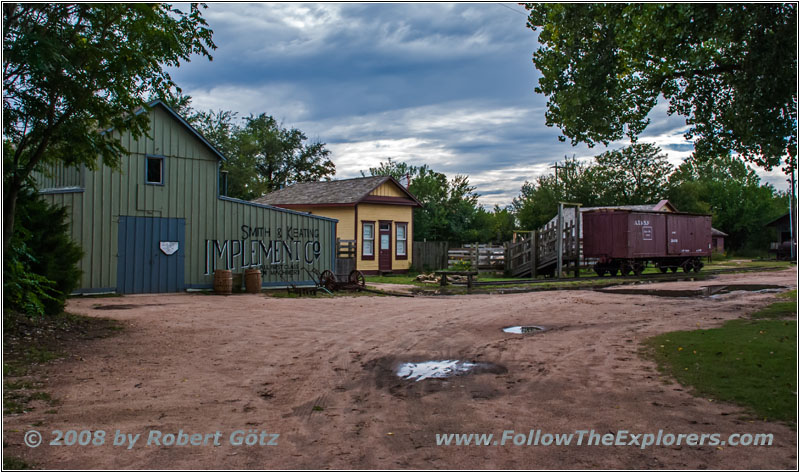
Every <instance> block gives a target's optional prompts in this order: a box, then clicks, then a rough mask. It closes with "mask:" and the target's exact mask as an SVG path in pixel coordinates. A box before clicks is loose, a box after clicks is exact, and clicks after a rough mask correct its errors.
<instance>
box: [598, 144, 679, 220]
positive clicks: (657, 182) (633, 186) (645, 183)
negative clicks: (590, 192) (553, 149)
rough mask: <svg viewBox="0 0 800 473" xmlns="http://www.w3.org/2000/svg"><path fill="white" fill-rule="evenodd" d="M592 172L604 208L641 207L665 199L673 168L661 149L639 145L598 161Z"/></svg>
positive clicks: (623, 149) (600, 158)
mask: <svg viewBox="0 0 800 473" xmlns="http://www.w3.org/2000/svg"><path fill="white" fill-rule="evenodd" d="M590 171H591V174H593V176H592V177H593V178H592V179H591V180H590V181H591V182H592V184H600V183H602V185H597V186H596V188H595V191H596V192H598V193H599V194H600V196H599V199H598V200H599V202H600V203H601V205H637V204H649V203H653V202H658V201H659V200H661V199H663V198H664V195H665V192H666V186H667V182H668V178H669V175H670V174H671V173H672V171H673V167H672V165H671V164H670V163H669V161H667V156H666V155H665V154H662V153H661V148H659V147H658V146H655V145H653V144H650V143H637V144H632V145H630V146H626V147H624V148H622V149H618V150H613V151H607V152H605V153H603V154H601V155H599V156H597V157H595V165H594V166H592V167H591V169H590Z"/></svg>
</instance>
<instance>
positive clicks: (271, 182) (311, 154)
mask: <svg viewBox="0 0 800 473" xmlns="http://www.w3.org/2000/svg"><path fill="white" fill-rule="evenodd" d="M236 139H237V141H238V146H239V156H237V157H236V158H235V159H233V160H231V162H230V163H229V167H231V168H234V167H236V166H237V165H239V164H240V163H239V162H237V160H238V159H243V160H244V163H248V161H250V162H253V163H254V164H255V171H256V172H255V174H254V176H253V178H254V179H253V180H254V182H253V186H252V189H253V192H254V193H255V194H256V197H257V196H260V195H263V194H266V193H268V192H272V191H274V190H278V189H280V188H283V187H286V186H288V185H291V184H294V183H296V182H311V181H318V180H320V179H323V178H327V179H328V180H330V176H332V175H333V174H335V173H336V166H335V165H334V164H333V161H331V160H330V158H329V156H330V154H331V152H330V151H329V150H328V149H326V148H325V143H321V142H312V143H309V144H305V143H304V142H305V141H306V139H307V137H306V135H305V134H304V133H303V132H302V131H300V130H298V129H296V128H284V127H283V126H281V125H280V124H279V123H278V122H277V121H275V119H274V118H272V117H271V116H269V115H266V114H263V113H262V114H261V115H258V116H252V115H251V116H250V117H247V118H245V124H244V126H243V127H242V128H241V129H239V131H238V133H237V134H236Z"/></svg>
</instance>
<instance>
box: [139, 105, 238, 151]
mask: <svg viewBox="0 0 800 473" xmlns="http://www.w3.org/2000/svg"><path fill="white" fill-rule="evenodd" d="M155 107H161V108H163V109H164V110H165V111H166V112H167V113H168V114H169V115H170V116H172V118H174V119H175V120H176V121H177V122H178V123H180V124H181V125H183V127H184V128H186V131H188V132H189V133H190V134H192V135H194V136H195V137H196V138H197V139H198V140H200V142H202V143H203V144H204V145H206V146H207V147H208V148H209V149H210V150H211V152H212V153H214V155H215V156H216V157H217V158H219V159H221V160H223V161H227V158H225V155H223V154H222V153H221V152H220V151H219V150H218V149H217V148H215V147H214V145H212V144H211V143H210V142H209V141H208V140H207V139H206V138H205V137H204V136H203V135H202V134H201V133H200V132H199V131H197V129H196V128H195V127H193V126H192V125H190V124H189V122H187V121H186V120H184V119H183V117H181V116H180V115H178V113H177V112H176V111H175V110H173V109H172V108H171V107H170V106H169V105H167V104H165V103H164V102H163V101H161V100H153V101H152V102H150V103H148V104H147V108H148V109H152V108H155ZM145 111H147V110H146V109H144V108H142V109H140V110H139V111H137V112H136V114H137V115H138V114H140V113H144V112H145Z"/></svg>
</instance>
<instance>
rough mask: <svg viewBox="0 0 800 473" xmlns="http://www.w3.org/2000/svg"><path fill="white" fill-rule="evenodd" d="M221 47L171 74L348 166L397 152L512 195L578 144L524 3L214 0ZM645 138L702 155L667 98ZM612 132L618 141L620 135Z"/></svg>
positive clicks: (347, 171)
mask: <svg viewBox="0 0 800 473" xmlns="http://www.w3.org/2000/svg"><path fill="white" fill-rule="evenodd" d="M205 17H206V18H207V20H208V22H209V24H210V26H211V27H212V29H213V30H214V41H215V42H216V43H217V45H218V46H219V48H218V49H217V51H215V53H214V56H215V59H214V61H213V62H210V63H209V62H207V61H203V60H200V59H196V60H195V61H193V62H192V63H189V64H187V65H185V66H183V67H181V68H180V69H178V70H175V71H174V73H173V76H174V78H175V79H176V81H177V82H178V83H179V84H180V85H181V86H182V87H183V89H184V91H185V92H186V93H188V94H189V95H191V96H192V97H193V98H194V102H193V104H194V106H195V107H197V108H200V109H223V110H233V111H236V112H238V113H239V114H240V115H247V114H250V113H268V114H271V115H273V116H275V117H276V118H278V119H281V120H283V121H284V124H285V125H287V126H295V127H298V128H300V129H301V130H303V131H305V132H306V134H307V135H308V136H309V137H310V138H312V139H317V140H320V141H323V142H325V143H327V144H328V148H329V149H331V150H332V152H333V160H334V162H335V163H336V167H337V177H340V178H346V177H354V176H358V175H360V174H359V171H362V170H364V171H366V170H367V168H369V167H370V166H374V165H377V164H378V163H379V162H380V161H381V160H383V159H385V158H387V157H392V158H394V159H398V160H403V161H407V162H409V163H411V164H415V165H421V164H428V165H429V166H431V168H433V169H435V170H438V171H441V172H445V173H447V174H448V175H455V174H467V175H469V176H470V182H471V183H473V184H474V185H476V186H477V188H478V192H479V193H480V194H481V195H482V198H481V202H483V203H485V204H494V203H500V204H501V205H505V204H508V203H510V201H511V199H512V198H513V197H514V196H515V195H516V194H518V192H519V188H520V186H521V185H522V183H523V182H524V181H525V180H532V179H534V178H535V177H536V176H537V175H539V174H541V173H543V172H549V171H550V169H549V166H550V165H551V164H552V163H553V162H554V161H556V160H560V159H563V157H564V156H565V155H568V156H573V155H575V156H576V157H578V158H582V159H590V158H591V156H594V155H596V154H599V153H600V152H602V151H604V150H605V148H604V147H595V148H593V149H589V148H588V147H586V146H583V145H581V146H577V147H572V146H570V145H569V143H561V142H559V141H558V136H559V131H558V130H557V129H553V128H548V127H546V126H545V123H544V110H545V103H546V100H545V98H544V97H542V96H539V95H537V94H535V93H534V91H533V89H534V87H535V84H536V79H537V77H538V73H537V71H536V69H535V68H534V66H533V64H532V63H531V55H532V53H533V51H534V50H535V48H536V47H537V46H536V44H537V43H536V34H535V33H534V32H533V31H531V30H530V29H528V28H526V27H525V22H526V15H525V14H524V10H523V8H522V7H520V6H519V5H517V4H512V3H509V4H502V5H501V4H420V3H415V4H366V5H365V4H294V3H292V4H261V3H245V4H211V5H210V7H209V9H208V10H206V14H205ZM651 117H652V119H653V120H652V123H651V125H650V127H649V128H648V130H647V133H645V135H644V136H643V137H642V138H641V139H642V141H652V142H655V143H656V144H659V145H661V146H662V148H664V149H665V151H667V152H668V154H669V155H670V158H671V159H672V160H673V161H674V162H676V163H677V162H679V161H680V159H681V158H683V157H686V156H687V155H688V154H690V153H691V145H687V144H686V142H685V140H684V139H683V136H682V133H683V131H684V129H685V127H686V125H685V122H684V121H683V119H682V118H680V117H667V116H666V109H665V107H663V106H660V107H657V110H655V111H654V113H653V114H651ZM623 145H624V143H614V144H612V145H611V147H612V148H613V147H621V146H623Z"/></svg>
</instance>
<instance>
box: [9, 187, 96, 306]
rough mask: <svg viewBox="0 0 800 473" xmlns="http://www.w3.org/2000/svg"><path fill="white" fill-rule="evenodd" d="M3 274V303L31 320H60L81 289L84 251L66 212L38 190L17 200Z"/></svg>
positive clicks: (29, 190) (30, 191)
mask: <svg viewBox="0 0 800 473" xmlns="http://www.w3.org/2000/svg"><path fill="white" fill-rule="evenodd" d="M10 246H11V249H10V250H9V253H10V254H9V258H8V260H7V261H6V267H5V269H4V278H3V289H4V292H6V294H4V301H5V302H6V304H9V307H10V308H12V309H14V310H17V311H19V312H21V313H24V314H27V315H44V314H57V313H59V312H61V311H62V310H63V308H64V301H65V299H66V297H67V296H68V295H69V294H70V293H71V292H72V291H73V290H75V288H77V287H78V283H79V282H80V277H81V271H80V269H79V268H78V262H79V261H80V259H81V258H82V257H83V251H82V250H81V248H80V247H79V246H78V245H77V244H75V243H74V242H73V241H72V239H71V238H70V235H69V224H68V222H67V211H66V209H64V208H63V207H58V206H54V205H50V204H49V203H47V202H46V201H45V200H44V199H42V198H41V197H40V196H39V195H38V194H37V193H36V192H35V191H34V190H31V189H25V190H23V191H21V192H20V195H19V198H18V200H17V214H16V218H15V222H14V236H13V238H12V240H11V245H10Z"/></svg>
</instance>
